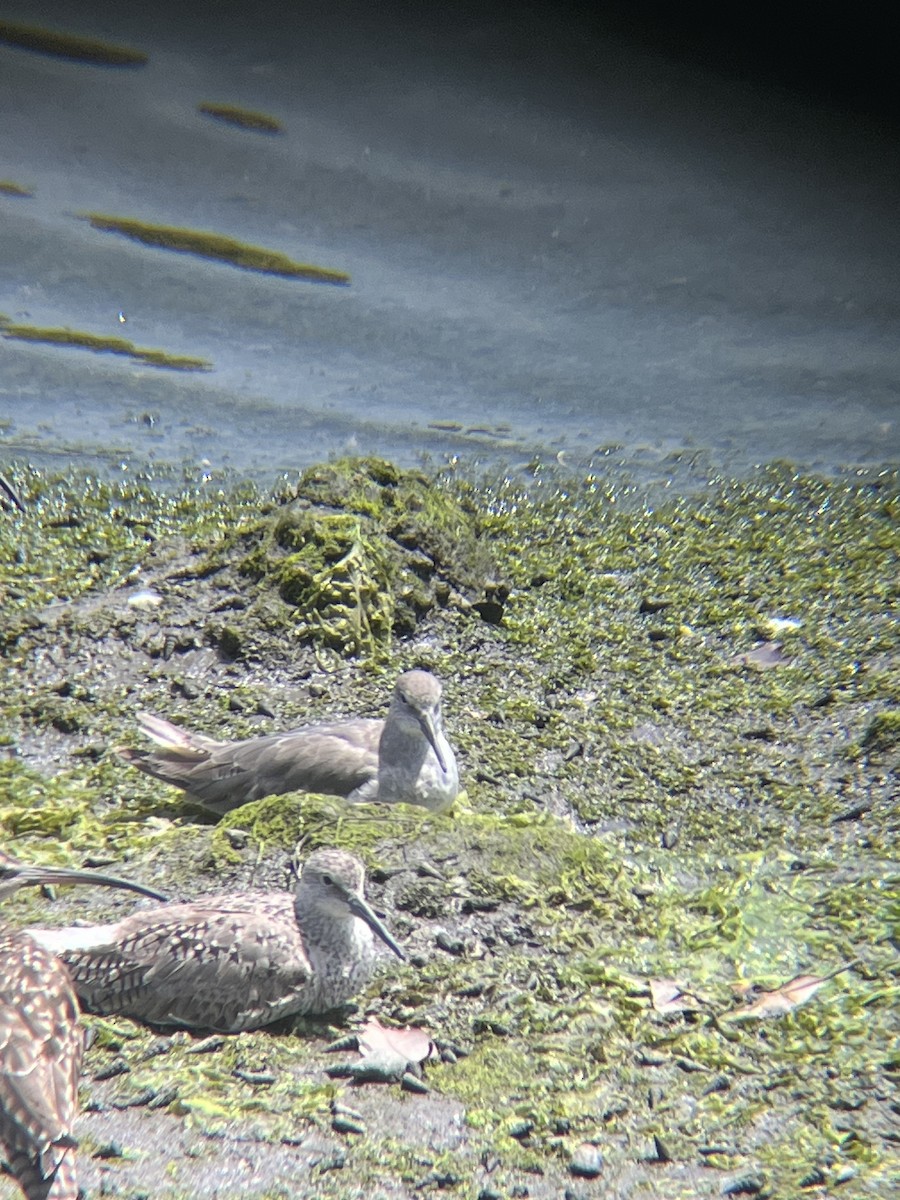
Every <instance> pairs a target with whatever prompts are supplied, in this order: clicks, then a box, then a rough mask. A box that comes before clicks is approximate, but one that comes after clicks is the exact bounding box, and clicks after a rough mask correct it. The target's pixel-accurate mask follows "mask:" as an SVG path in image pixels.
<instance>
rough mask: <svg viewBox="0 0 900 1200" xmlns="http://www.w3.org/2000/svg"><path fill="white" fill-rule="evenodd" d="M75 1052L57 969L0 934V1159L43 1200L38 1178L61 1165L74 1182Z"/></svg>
mask: <svg viewBox="0 0 900 1200" xmlns="http://www.w3.org/2000/svg"><path fill="white" fill-rule="evenodd" d="M83 1049H84V1036H83V1032H82V1030H81V1028H80V1026H79V1024H78V1006H77V1003H76V1001H75V995H74V993H73V991H72V986H71V984H70V982H69V978H68V975H67V974H66V971H65V968H64V967H63V966H62V965H61V964H60V963H59V962H58V961H57V960H56V958H54V956H53V955H52V954H50V953H48V952H47V951H46V950H44V949H43V948H42V947H41V946H39V945H38V944H37V943H36V942H35V941H34V940H33V939H32V938H31V937H29V935H28V934H27V933H25V932H22V931H16V930H11V929H5V928H3V929H0V1151H2V1153H0V1157H6V1158H7V1159H8V1160H9V1162H10V1166H11V1167H12V1169H13V1172H14V1174H15V1175H16V1177H17V1178H18V1179H19V1182H20V1183H21V1185H22V1187H23V1189H24V1190H25V1192H26V1195H37V1194H42V1195H45V1194H46V1189H47V1183H46V1181H47V1180H49V1179H50V1178H51V1177H52V1176H53V1175H54V1174H55V1173H56V1172H58V1171H62V1169H63V1167H64V1166H65V1168H66V1169H65V1175H66V1177H67V1178H68V1177H69V1176H71V1179H72V1181H73V1182H74V1167H73V1165H72V1163H71V1162H70V1161H69V1160H71V1158H72V1154H71V1151H72V1148H73V1147H74V1146H75V1139H74V1138H73V1136H72V1124H73V1121H74V1119H75V1111H76V1102H77V1092H78V1077H79V1072H80V1070H81V1058H82V1053H83ZM60 1182H61V1183H62V1182H63V1181H62V1180H61V1181H60ZM53 1194H54V1195H57V1194H58V1195H67V1194H69V1193H68V1192H67V1191H66V1190H65V1188H62V1187H61V1188H58V1189H56V1190H54V1192H53ZM71 1195H72V1196H74V1195H75V1191H71Z"/></svg>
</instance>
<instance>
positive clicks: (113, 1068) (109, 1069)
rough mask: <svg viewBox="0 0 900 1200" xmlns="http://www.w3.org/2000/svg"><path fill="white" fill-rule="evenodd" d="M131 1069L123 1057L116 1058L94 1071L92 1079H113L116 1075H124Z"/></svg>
mask: <svg viewBox="0 0 900 1200" xmlns="http://www.w3.org/2000/svg"><path fill="white" fill-rule="evenodd" d="M130 1070H131V1067H129V1065H128V1063H127V1062H126V1061H125V1059H124V1058H117V1059H115V1061H114V1062H111V1063H108V1064H107V1065H106V1066H105V1067H101V1068H100V1070H99V1071H96V1072H95V1073H94V1079H95V1080H96V1081H97V1082H99V1081H100V1080H102V1079H115V1077H116V1076H117V1075H126V1074H127V1073H128V1072H129V1071H130Z"/></svg>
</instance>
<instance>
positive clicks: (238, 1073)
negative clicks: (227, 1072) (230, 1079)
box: [231, 1067, 276, 1087]
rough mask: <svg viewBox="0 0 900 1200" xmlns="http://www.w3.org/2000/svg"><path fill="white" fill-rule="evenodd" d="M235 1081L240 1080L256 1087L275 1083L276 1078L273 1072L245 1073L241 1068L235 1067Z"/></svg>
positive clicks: (233, 1073) (233, 1072)
mask: <svg viewBox="0 0 900 1200" xmlns="http://www.w3.org/2000/svg"><path fill="white" fill-rule="evenodd" d="M231 1073H232V1075H233V1076H234V1077H235V1079H240V1080H241V1081H242V1082H243V1083H249V1084H252V1085H253V1086H254V1087H256V1086H259V1085H262V1084H269V1083H274V1082H275V1079H276V1076H275V1075H273V1074H272V1072H271V1071H244V1070H242V1069H241V1068H240V1067H235V1069H234V1070H233V1071H232V1072H231Z"/></svg>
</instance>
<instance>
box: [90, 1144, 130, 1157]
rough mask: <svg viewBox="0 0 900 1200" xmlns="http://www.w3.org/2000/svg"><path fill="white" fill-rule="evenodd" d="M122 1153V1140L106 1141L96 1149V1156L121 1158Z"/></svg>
mask: <svg viewBox="0 0 900 1200" xmlns="http://www.w3.org/2000/svg"><path fill="white" fill-rule="evenodd" d="M122 1154H123V1151H122V1145H121V1143H120V1142H104V1143H103V1145H102V1146H98V1147H97V1149H96V1150H95V1151H94V1158H121V1157H122Z"/></svg>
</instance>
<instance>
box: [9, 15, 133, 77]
mask: <svg viewBox="0 0 900 1200" xmlns="http://www.w3.org/2000/svg"><path fill="white" fill-rule="evenodd" d="M0 42H8V43H9V44H10V45H11V46H22V47H24V49H26V50H36V51H37V52H38V54H52V55H54V56H55V57H56V58H73V59H75V60H76V61H77V62H89V63H97V64H98V65H99V66H102V67H140V66H143V64H144V63H145V62H146V61H147V55H146V54H144V53H143V52H142V51H141V50H132V49H131V47H130V46H113V45H111V44H110V43H109V42H98V41H95V40H94V39H93V38H83V37H75V36H74V35H73V34H70V33H57V32H55V31H54V30H52V29H44V27H43V26H42V25H19V24H17V23H16V22H14V21H0Z"/></svg>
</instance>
